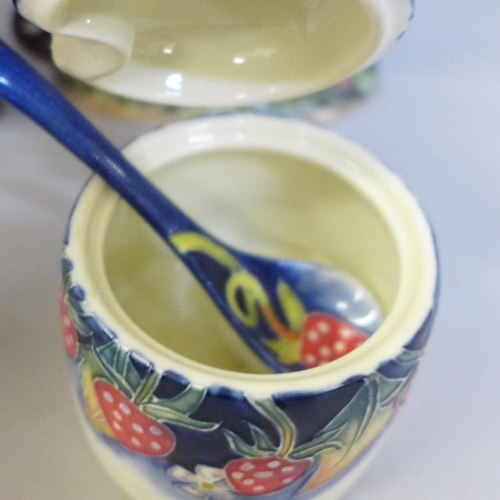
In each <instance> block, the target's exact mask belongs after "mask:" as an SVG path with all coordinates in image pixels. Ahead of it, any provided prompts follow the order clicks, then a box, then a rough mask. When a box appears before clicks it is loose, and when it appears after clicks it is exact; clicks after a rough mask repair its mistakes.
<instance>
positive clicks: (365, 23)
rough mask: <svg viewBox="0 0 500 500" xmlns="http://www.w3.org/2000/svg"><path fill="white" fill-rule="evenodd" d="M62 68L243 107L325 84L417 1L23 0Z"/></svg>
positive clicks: (124, 91)
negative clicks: (49, 37)
mask: <svg viewBox="0 0 500 500" xmlns="http://www.w3.org/2000/svg"><path fill="white" fill-rule="evenodd" d="M18 9H19V11H20V12H21V13H22V14H23V15H24V16H25V17H27V18H28V19H30V20H31V21H33V22H35V23H36V24H38V25H39V26H40V27H42V28H44V29H46V30H48V31H50V32H51V33H52V35H53V46H52V51H53V57H54V61H55V62H56V64H57V65H58V66H59V67H60V69H62V70H63V71H65V72H67V73H69V74H71V75H73V76H75V77H77V78H79V79H82V80H84V81H86V82H87V83H90V84H91V85H93V86H95V87H98V88H101V89H104V90H106V91H109V92H111V93H114V94H117V95H120V96H123V97H129V98H133V99H137V100H142V101H147V102H154V103H161V104H172V105H178V106H245V105H250V104H256V103H262V102H272V101H280V100H284V99H288V98H292V97H298V96H302V95H305V94H308V93H311V92H315V91H318V90H321V89H324V88H327V87H329V86H331V85H334V84H335V83H338V82H339V81H341V80H343V79H344V78H346V77H348V76H350V75H352V74H354V73H355V72H357V71H358V70H360V69H362V68H364V67H366V66H368V65H369V64H371V63H373V62H374V61H376V60H377V59H379V58H380V56H381V55H382V54H383V53H384V52H385V51H386V50H387V49H388V48H389V47H390V46H391V45H392V44H393V43H394V42H395V41H396V40H397V38H398V37H399V36H400V35H401V34H402V33H403V32H404V30H405V28H406V26H407V24H408V21H409V19H410V17H411V14H412V10H413V2H412V0H183V1H182V2H179V1H178V0H141V1H140V2H139V1H137V0H120V1H117V0H111V1H109V2H103V1H102V0H20V2H19V4H18Z"/></svg>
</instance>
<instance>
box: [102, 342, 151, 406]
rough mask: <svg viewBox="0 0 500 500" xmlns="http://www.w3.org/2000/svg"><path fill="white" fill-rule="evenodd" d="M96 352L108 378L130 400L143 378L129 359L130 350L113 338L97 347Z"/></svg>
mask: <svg viewBox="0 0 500 500" xmlns="http://www.w3.org/2000/svg"><path fill="white" fill-rule="evenodd" d="M96 354H97V356H98V358H99V360H100V361H101V363H102V364H103V366H104V368H105V369H106V372H107V375H108V378H109V379H110V380H111V381H112V382H113V383H115V384H116V385H117V386H118V388H119V389H120V390H121V391H122V392H123V393H124V394H125V395H126V396H127V397H128V398H129V399H131V400H133V399H134V396H135V395H136V393H137V391H138V390H139V389H140V387H141V384H142V381H143V379H142V378H141V377H140V375H139V373H138V372H137V370H136V369H135V367H134V365H133V363H132V362H131V360H130V356H131V354H132V352H131V351H127V350H125V349H124V348H123V347H122V346H121V345H120V344H119V342H117V341H116V340H113V341H112V342H109V343H108V344H106V345H104V346H101V347H98V348H97V349H96Z"/></svg>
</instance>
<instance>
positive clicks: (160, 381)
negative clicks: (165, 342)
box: [61, 231, 437, 500]
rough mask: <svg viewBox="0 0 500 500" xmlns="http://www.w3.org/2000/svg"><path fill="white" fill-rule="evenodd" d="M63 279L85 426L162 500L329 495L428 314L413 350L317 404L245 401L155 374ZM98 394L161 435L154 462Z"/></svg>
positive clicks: (394, 391)
mask: <svg viewBox="0 0 500 500" xmlns="http://www.w3.org/2000/svg"><path fill="white" fill-rule="evenodd" d="M69 238H71V231H69ZM72 271H73V266H72V263H71V261H70V260H69V259H68V258H67V256H65V257H64V258H63V289H62V293H61V319H62V325H63V332H64V339H65V345H66V348H67V351H68V355H69V357H70V359H71V370H72V373H73V376H74V379H75V383H76V387H77V393H78V399H79V402H80V405H81V407H82V410H83V413H84V414H85V418H86V420H87V422H88V424H90V427H91V428H92V433H93V434H95V437H96V438H97V439H98V440H99V441H100V442H101V443H102V445H104V446H106V447H109V450H111V451H112V453H113V454H116V455H117V456H122V457H124V456H126V457H129V459H131V460H133V462H134V463H136V465H137V467H138V469H140V470H142V471H146V472H145V474H146V475H147V476H148V479H149V480H150V481H152V482H153V483H154V484H155V487H156V488H157V489H158V490H160V491H163V492H164V494H165V498H166V499H171V498H179V499H189V498H206V499H211V500H218V499H223V500H226V499H246V500H250V499H252V498H253V499H255V498H262V499H266V500H267V499H269V500H270V499H273V500H287V499H291V498H294V499H295V498H297V499H300V498H309V496H310V495H313V496H314V492H318V491H323V490H324V488H325V487H328V485H332V484H335V482H336V481H337V480H338V478H339V477H341V476H342V474H345V472H346V471H348V470H349V469H350V468H352V467H354V466H355V464H356V463H357V461H358V460H359V459H360V458H361V457H363V455H364V454H365V452H366V450H367V449H369V447H370V445H371V444H372V443H373V442H374V441H375V440H376V438H377V437H378V435H379V434H380V433H381V432H382V431H383V429H384V428H385V426H386V425H387V423H388V422H389V421H390V420H391V418H392V416H393V415H394V413H395V412H396V410H397V408H398V407H399V406H400V404H401V403H402V402H403V401H404V398H405V396H406V393H407V391H408V388H409V384H410V382H411V380H412V379H413V377H414V375H415V373H416V370H417V367H418V363H419V361H420V359H421V357H422V354H423V351H424V348H425V345H426V343H427V340H428V337H429V334H430V331H431V327H432V323H433V320H434V315H435V309H436V302H435V304H434V306H433V307H432V309H431V310H430V311H429V313H428V316H427V318H426V319H425V321H424V322H423V323H422V325H421V327H420V328H419V330H418V331H417V332H415V335H414V336H413V338H412V340H411V341H410V342H408V343H407V345H406V346H405V347H404V348H403V349H402V350H401V352H400V353H399V355H398V356H396V357H394V358H393V359H389V360H386V361H385V362H383V363H382V364H380V366H379V368H378V369H377V370H376V371H375V372H374V373H372V374H370V375H368V376H359V377H353V378H351V379H349V380H346V381H344V382H343V383H342V384H340V385H337V386H335V387H330V388H328V389H326V390H323V391H320V392H303V391H302V392H293V393H276V394H274V395H273V396H272V397H270V398H267V399H265V400H254V399H252V398H251V397H249V396H248V395H247V394H245V393H243V392H239V391H236V390H234V389H230V388H228V387H224V386H209V387H200V386H197V385H195V384H192V383H191V381H190V380H188V379H187V378H186V377H185V376H183V375H181V374H178V373H175V372H173V371H171V370H168V369H166V370H163V371H157V368H156V367H155V366H154V365H153V363H152V362H150V361H148V360H147V359H146V358H145V357H144V355H143V354H142V353H140V352H134V351H131V350H129V349H128V348H127V346H125V345H123V344H122V342H121V341H120V335H119V332H112V331H110V329H109V328H108V327H107V326H106V325H105V324H104V323H103V322H102V320H101V319H100V318H99V317H97V316H95V314H94V313H93V312H92V311H89V310H88V306H87V301H86V292H85V290H84V289H83V288H82V287H81V286H80V285H79V283H76V282H74V281H73V273H72ZM436 298H437V288H436ZM70 338H72V339H73V340H68V339H70ZM103 383H106V384H108V386H107V387H112V388H114V389H113V390H116V391H118V392H119V393H121V394H122V396H123V397H124V398H126V399H127V400H128V401H130V405H131V407H133V410H132V411H134V412H136V410H137V412H141V413H144V414H146V415H147V418H149V419H151V421H148V422H149V423H150V424H151V425H156V426H158V427H160V426H161V428H162V429H166V431H165V432H166V433H168V435H169V436H171V440H170V441H169V444H168V446H167V447H166V448H165V449H164V450H161V451H162V452H161V453H160V454H158V453H157V454H156V455H155V454H154V453H153V455H150V454H148V452H147V450H145V449H144V447H145V446H146V447H147V445H148V444H149V445H151V442H148V441H144V442H140V446H139V445H138V446H137V449H136V450H134V445H133V443H131V439H132V440H133V439H134V438H133V436H132V437H131V434H133V430H132V429H131V430H130V432H131V434H129V435H125V434H126V433H125V434H124V433H123V432H119V431H121V430H122V429H119V431H117V430H116V429H115V428H114V426H115V425H116V424H117V422H116V417H117V413H116V411H115V412H114V413H113V412H111V411H109V409H108V410H107V413H106V408H104V409H103V405H102V402H103V401H104V400H103V396H102V394H98V393H99V387H98V386H99V384H101V385H102V384H103ZM111 390H112V389H110V391H111ZM113 394H114V393H113ZM135 415H136V413H134V414H133V415H132V417H134V416H135ZM137 415H138V414H137ZM122 417H126V414H122V415H121V417H120V416H119V418H122ZM137 418H143V417H142V416H141V417H139V416H138V417H137ZM153 421H154V422H153ZM151 422H153V423H151ZM148 425H149V424H148ZM139 437H141V436H139ZM136 443H139V441H138V440H136ZM153 443H154V441H153ZM156 448H158V446H156ZM163 452H164V453H163ZM273 467H274V468H273ZM252 471H253V472H252ZM276 471H285V472H281V475H279V474H277V473H276ZM286 471H288V472H286ZM252 474H253V476H252ZM273 474H274V475H273Z"/></svg>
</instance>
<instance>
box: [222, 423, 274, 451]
mask: <svg viewBox="0 0 500 500" xmlns="http://www.w3.org/2000/svg"><path fill="white" fill-rule="evenodd" d="M223 432H224V435H225V436H226V439H227V441H228V443H229V447H230V448H231V450H232V451H233V452H234V453H236V454H237V455H240V456H242V457H255V458H257V457H268V456H271V455H274V453H269V451H267V450H260V449H259V448H258V447H257V446H255V445H253V446H252V445H250V444H248V443H247V442H246V441H244V440H243V439H242V438H241V437H240V436H238V435H237V434H235V433H234V432H233V431H230V430H229V429H223Z"/></svg>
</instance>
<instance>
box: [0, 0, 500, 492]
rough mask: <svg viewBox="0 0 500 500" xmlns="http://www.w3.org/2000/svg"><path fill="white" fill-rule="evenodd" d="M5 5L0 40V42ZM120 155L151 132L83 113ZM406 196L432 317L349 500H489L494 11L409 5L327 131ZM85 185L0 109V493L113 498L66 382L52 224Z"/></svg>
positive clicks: (495, 416) (495, 279) (42, 140)
mask: <svg viewBox="0 0 500 500" xmlns="http://www.w3.org/2000/svg"><path fill="white" fill-rule="evenodd" d="M12 11H13V7H12V5H11V2H10V1H5V0H4V2H3V3H2V5H1V6H0V35H1V36H2V37H3V38H4V39H7V40H9V39H11V35H10V31H11V28H10V21H11V13H12ZM92 119H93V121H94V122H96V123H97V124H98V126H99V127H100V128H101V129H102V130H103V131H104V132H105V133H106V134H107V135H108V136H109V137H110V138H111V139H112V140H113V141H114V142H115V143H116V144H117V145H123V144H124V143H125V142H127V141H129V140H130V139H132V138H134V137H135V136H137V135H140V133H142V132H143V131H146V130H147V129H148V127H149V125H148V124H144V123H143V124H138V123H137V122H129V123H120V122H119V121H117V120H112V119H110V118H104V117H103V116H98V115H92ZM334 128H335V129H336V130H337V131H338V132H340V133H341V134H342V135H344V136H346V137H348V138H351V139H353V140H355V141H357V142H359V143H361V144H362V145H364V146H365V147H366V148H367V149H368V150H370V151H371V152H372V153H374V154H375V155H376V156H378V157H379V158H380V159H381V160H382V161H383V162H385V163H386V164H387V165H388V166H389V167H390V168H391V169H393V170H394V171H396V172H397V173H398V174H399V175H400V176H401V177H402V178H403V179H404V180H405V181H406V182H407V184H408V185H409V187H410V188H411V189H412V190H413V191H414V192H415V193H416V195H417V196H418V197H419V199H420V200H421V203H422V205H423V207H424V209H425V210H426V212H427V214H428V215H429V218H430V219H431V221H432V223H433V226H434V229H435V232H436V234H437V238H438V243H439V249H440V256H441V264H442V267H441V269H442V293H441V303H440V310H439V314H438V318H437V322H436V325H435V329H434V333H433V336H432V338H431V341H430V344H429V347H428V352H427V356H426V357H425V359H424V361H423V363H422V367H421V370H420V372H419V376H418V377H417V379H416V381H415V384H414V386H413V389H412V393H411V396H410V398H409V399H408V401H407V403H406V405H405V406H404V407H403V408H402V411H401V413H400V415H399V416H398V417H397V418H396V420H395V421H394V423H393V424H392V429H391V432H390V433H389V434H388V435H387V439H386V441H385V442H384V445H383V448H382V451H381V453H380V454H379V455H378V457H377V459H376V461H375V463H373V465H372V466H371V467H370V468H369V470H368V471H367V472H366V474H365V475H364V476H363V479H362V480H361V481H360V482H358V483H357V484H356V485H355V487H354V488H353V489H352V490H351V491H350V492H349V494H348V495H347V497H346V498H347V499H350V500H379V499H380V500H382V499H384V500H396V499H398V500H401V499H404V500H417V499H418V500H422V499H426V500H471V499H480V500H489V499H492V500H494V499H498V498H500V473H499V469H498V466H499V463H500V430H499V425H500V390H499V379H500V326H499V324H500V304H499V303H500V3H499V2H498V1H497V0H473V1H471V0H439V1H437V0H417V11H416V17H415V19H414V21H413V22H412V25H411V27H410V29H409V31H408V32H407V34H406V35H405V36H404V37H403V38H402V39H401V40H400V42H399V43H398V44H397V46H396V47H395V48H394V49H393V50H392V51H391V52H390V53H389V54H388V56H387V57H385V58H384V62H383V64H382V66H381V88H380V91H379V92H378V94H377V95H376V97H375V98H374V99H373V100H372V101H371V102H370V103H369V104H367V105H365V106H364V107H363V108H362V109H360V110H358V111H356V112H355V113H353V114H351V115H350V116H348V117H346V118H344V119H343V120H342V121H341V122H339V123H338V124H336V125H335V127H334ZM87 177H88V171H87V170H86V169H85V168H84V167H82V166H81V165H79V163H78V162H77V161H76V160H74V159H73V158H72V157H71V156H70V155H69V154H68V153H67V152H65V151H64V150H63V149H62V148H61V147H60V146H59V145H58V144H56V143H55V142H54V141H52V140H51V139H49V138H48V137H47V136H46V134H45V133H43V132H41V131H40V130H38V129H37V128H36V127H35V126H34V125H33V124H31V122H30V121H28V120H27V119H26V118H24V117H23V116H21V115H20V114H19V113H17V112H16V111H14V110H13V109H11V108H10V107H8V106H7V105H2V103H0V498H1V499H2V500H62V499H71V500H80V499H82V500H83V499H85V500H101V499H106V500H125V499H126V495H125V494H123V493H122V492H121V491H119V490H118V489H117V487H116V486H115V485H114V484H113V482H112V481H111V480H110V479H108V477H107V475H106V474H105V473H104V472H103V471H102V470H101V468H100V467H99V466H98V465H97V463H96V462H95V460H94V458H93V456H92V455H91V453H90V451H89V449H88V447H87V445H86V444H85V442H84V441H83V437H82V433H81V430H80V427H79V425H78V424H77V422H76V421H75V420H74V418H73V417H74V414H73V410H72V406H71V405H72V403H71V399H70V396H69V390H68V388H67V386H66V381H65V379H64V375H65V373H66V372H65V370H66V367H65V359H64V356H63V354H62V349H61V345H60V334H59V325H58V313H57V290H58V286H59V281H60V270H59V256H60V249H61V241H62V235H63V232H64V227H65V222H66V219H67V216H68V213H69V210H70V208H71V206H72V203H73V200H74V199H75V197H76V195H77V193H78V192H79V190H80V189H81V186H82V185H83V183H84V181H85V180H86V178H87Z"/></svg>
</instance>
